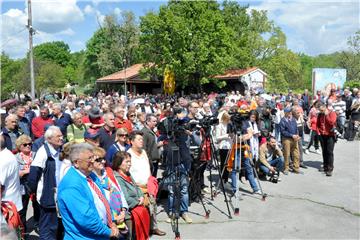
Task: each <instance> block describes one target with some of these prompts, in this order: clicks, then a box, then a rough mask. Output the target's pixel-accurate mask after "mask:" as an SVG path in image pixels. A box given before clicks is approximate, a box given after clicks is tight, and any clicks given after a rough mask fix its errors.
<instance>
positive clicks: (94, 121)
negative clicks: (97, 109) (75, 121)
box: [82, 116, 104, 124]
mask: <svg viewBox="0 0 360 240" xmlns="http://www.w3.org/2000/svg"><path fill="white" fill-rule="evenodd" d="M82 122H83V123H92V124H103V123H104V119H103V117H99V118H94V119H91V121H90V118H89V116H84V117H82Z"/></svg>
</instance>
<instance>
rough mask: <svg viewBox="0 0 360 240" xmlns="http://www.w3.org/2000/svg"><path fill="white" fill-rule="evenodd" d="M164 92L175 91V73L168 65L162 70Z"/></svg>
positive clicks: (170, 92) (172, 92)
mask: <svg viewBox="0 0 360 240" xmlns="http://www.w3.org/2000/svg"><path fill="white" fill-rule="evenodd" d="M164 92H165V93H167V94H174V92H175V74H174V72H173V71H172V70H170V68H169V67H165V71H164Z"/></svg>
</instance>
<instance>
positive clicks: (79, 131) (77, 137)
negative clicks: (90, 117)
mask: <svg viewBox="0 0 360 240" xmlns="http://www.w3.org/2000/svg"><path fill="white" fill-rule="evenodd" d="M71 119H72V122H73V123H72V124H70V125H69V126H67V140H68V142H72V141H74V142H76V143H82V142H84V133H85V131H86V126H85V124H84V123H83V121H82V115H81V113H79V112H77V113H73V114H72V116H71Z"/></svg>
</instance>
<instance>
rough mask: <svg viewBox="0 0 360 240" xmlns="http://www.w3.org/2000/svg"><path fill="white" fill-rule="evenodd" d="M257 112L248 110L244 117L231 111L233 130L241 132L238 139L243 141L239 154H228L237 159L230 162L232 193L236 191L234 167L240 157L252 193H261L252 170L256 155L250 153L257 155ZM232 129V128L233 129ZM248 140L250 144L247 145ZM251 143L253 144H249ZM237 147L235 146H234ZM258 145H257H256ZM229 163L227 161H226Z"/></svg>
mask: <svg viewBox="0 0 360 240" xmlns="http://www.w3.org/2000/svg"><path fill="white" fill-rule="evenodd" d="M257 116H258V115H257V112H256V111H255V110H252V111H250V116H249V117H248V118H247V119H246V118H245V117H244V116H242V115H241V114H239V113H235V114H234V113H232V118H231V122H232V124H233V126H234V127H235V130H236V131H235V132H236V133H238V132H239V131H240V132H242V136H241V137H240V139H238V141H239V142H243V144H242V147H243V148H242V149H241V156H237V157H236V156H233V155H231V156H230V159H232V161H235V159H236V160H237V162H236V164H232V165H233V168H232V171H231V175H230V176H231V188H232V191H233V193H235V192H236V190H237V189H236V184H235V183H236V181H237V179H236V169H235V165H237V166H239V164H240V158H241V165H242V166H243V167H242V169H244V172H245V173H244V174H245V176H246V178H247V179H248V180H249V182H250V186H251V188H252V190H253V193H256V194H261V192H260V190H259V188H258V186H257V184H256V181H255V177H254V170H253V167H252V164H253V163H252V159H256V157H254V156H252V154H254V153H255V155H256V156H257V155H258V149H257V150H255V149H256V140H257V138H258V134H259V130H258V128H257V125H256V126H255V122H256V120H257ZM233 131H234V130H233ZM249 142H250V146H249ZM251 144H253V145H252V146H251ZM236 147H237V146H236ZM257 147H258V145H257ZM251 158H252V159H251ZM228 165H229V163H228Z"/></svg>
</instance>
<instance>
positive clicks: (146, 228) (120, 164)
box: [112, 152, 150, 239]
mask: <svg viewBox="0 0 360 240" xmlns="http://www.w3.org/2000/svg"><path fill="white" fill-rule="evenodd" d="M130 167H131V155H130V154H129V153H127V152H117V153H116V154H115V156H114V159H113V162H112V169H113V170H114V175H115V177H116V179H117V180H118V182H119V184H120V187H121V189H122V190H123V192H124V195H125V199H126V201H127V203H128V207H129V211H128V213H127V214H126V216H125V223H126V225H127V227H128V228H129V234H128V239H148V238H149V232H150V215H149V212H148V210H147V209H146V207H145V206H144V205H145V204H147V203H145V202H144V194H143V192H142V191H141V189H140V188H139V187H138V186H137V185H136V183H135V181H134V179H133V178H132V177H131V174H130Z"/></svg>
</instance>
